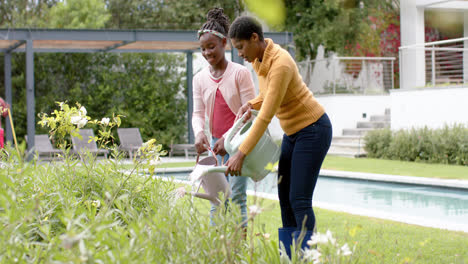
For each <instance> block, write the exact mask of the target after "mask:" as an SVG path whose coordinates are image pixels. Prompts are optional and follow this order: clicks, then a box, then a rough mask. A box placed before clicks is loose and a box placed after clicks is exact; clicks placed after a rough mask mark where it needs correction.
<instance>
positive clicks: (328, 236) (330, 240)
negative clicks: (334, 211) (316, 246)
mask: <svg viewBox="0 0 468 264" xmlns="http://www.w3.org/2000/svg"><path fill="white" fill-rule="evenodd" d="M326 236H327V239H328V241H329V242H330V243H331V244H332V245H335V243H336V240H335V239H334V238H333V235H332V232H331V231H330V230H327V234H326Z"/></svg>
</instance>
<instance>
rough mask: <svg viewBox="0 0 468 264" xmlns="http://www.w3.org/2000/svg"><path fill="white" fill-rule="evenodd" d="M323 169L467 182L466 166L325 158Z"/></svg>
mask: <svg viewBox="0 0 468 264" xmlns="http://www.w3.org/2000/svg"><path fill="white" fill-rule="evenodd" d="M322 168H323V169H328V170H342V171H355V172H369V173H381V174H393V175H404V176H417V177H428V178H441V179H462V180H468V166H456V165H444V164H428V163H419V162H407V161H397V160H383V159H369V158H345V157H337V156H327V157H326V158H325V161H324V163H323V165H322Z"/></svg>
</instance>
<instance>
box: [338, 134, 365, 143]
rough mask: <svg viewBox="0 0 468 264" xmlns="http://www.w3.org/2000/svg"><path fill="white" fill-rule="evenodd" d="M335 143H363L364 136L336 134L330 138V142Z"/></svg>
mask: <svg viewBox="0 0 468 264" xmlns="http://www.w3.org/2000/svg"><path fill="white" fill-rule="evenodd" d="M335 143H337V144H340V143H348V144H363V143H364V138H363V137H360V136H336V137H333V138H332V144H335Z"/></svg>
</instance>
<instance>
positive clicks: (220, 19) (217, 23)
mask: <svg viewBox="0 0 468 264" xmlns="http://www.w3.org/2000/svg"><path fill="white" fill-rule="evenodd" d="M206 20H207V21H206V22H205V24H203V26H202V27H201V28H200V30H204V29H209V30H214V31H217V32H219V33H221V34H223V35H224V36H225V37H227V35H228V32H229V18H228V17H227V16H226V15H225V14H224V10H223V9H222V8H218V7H216V8H213V9H211V10H210V11H208V14H206Z"/></svg>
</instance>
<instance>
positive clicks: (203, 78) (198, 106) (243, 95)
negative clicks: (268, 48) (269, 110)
mask: <svg viewBox="0 0 468 264" xmlns="http://www.w3.org/2000/svg"><path fill="white" fill-rule="evenodd" d="M209 71H210V70H209V66H208V67H205V68H204V69H202V70H201V71H200V72H199V73H197V74H196V75H195V76H194V77H193V115H192V127H193V133H194V135H195V136H196V135H197V134H198V133H200V131H203V130H204V127H205V116H206V117H208V118H209V125H210V131H213V130H212V129H213V123H212V119H213V118H212V117H213V109H214V103H215V98H216V90H217V89H218V88H219V90H220V91H221V94H222V95H223V97H224V100H225V101H226V103H227V105H228V106H229V108H230V109H231V111H232V112H233V113H234V114H237V111H238V110H239V108H240V107H241V106H242V105H243V104H245V103H247V102H248V101H249V100H251V99H253V98H255V89H254V83H253V81H252V76H251V74H250V72H249V70H248V69H247V68H246V67H244V66H243V65H240V64H237V63H233V62H231V61H228V65H227V68H226V70H225V72H224V75H223V78H222V79H221V81H220V82H219V83H216V82H214V81H213V80H212V79H211V78H210V72H209Z"/></svg>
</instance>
